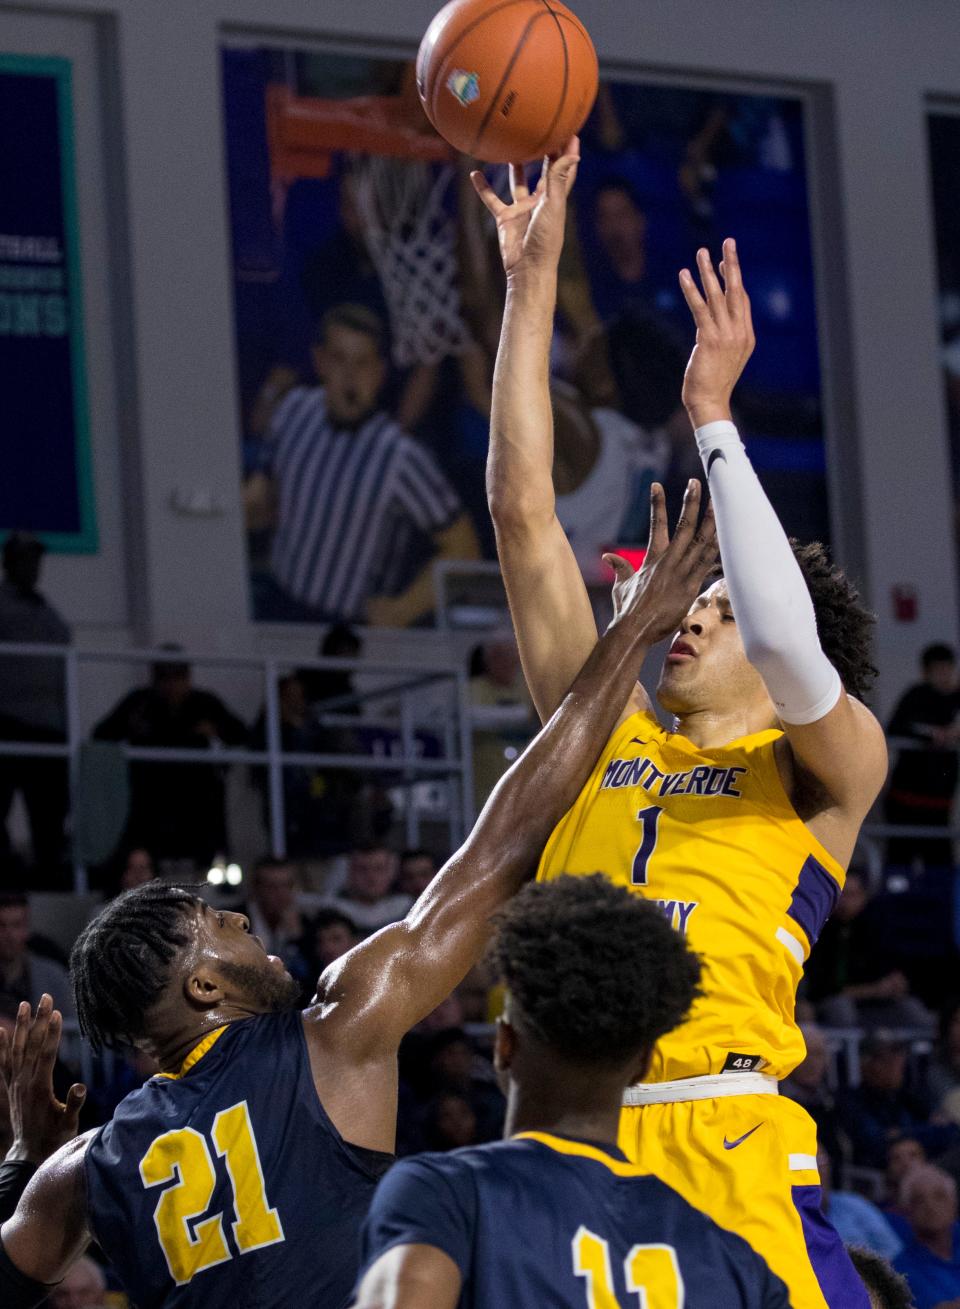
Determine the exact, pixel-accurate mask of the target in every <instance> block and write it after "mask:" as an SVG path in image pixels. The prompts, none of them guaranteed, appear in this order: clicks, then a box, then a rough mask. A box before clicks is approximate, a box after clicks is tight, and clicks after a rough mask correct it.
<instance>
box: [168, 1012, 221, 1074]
mask: <svg viewBox="0 0 960 1309" xmlns="http://www.w3.org/2000/svg"><path fill="white" fill-rule="evenodd" d="M227 1027H229V1023H225V1024H224V1026H223V1027H218V1028H216V1029H215V1030H214V1031H212V1032H208V1033H207V1035H206V1036H205V1037H204V1038H203V1040H202V1041H200V1042H199V1044H198V1045H195V1046H194V1047H193V1049H192V1050H191V1051H190V1053H189V1054H188V1055H187V1057H186V1059H184V1061H183V1063H182V1064H181V1065H180V1067H179V1069H178V1070H177V1072H175V1073H154V1077H165V1078H167V1079H168V1081H171V1082H176V1081H179V1079H180V1078H181V1077H183V1076H184V1075H185V1074H186V1073H189V1071H190V1069H191V1068H194V1067H195V1066H196V1065H197V1064H198V1063H199V1062H200V1060H201V1059H202V1058H203V1056H204V1055H205V1054H208V1053H209V1052H210V1050H212V1049H213V1047H214V1046H215V1045H216V1044H217V1042H218V1041H219V1040H220V1038H221V1036H223V1034H224V1032H225V1031H226V1030H227Z"/></svg>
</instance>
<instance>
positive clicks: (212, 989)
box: [183, 968, 225, 1009]
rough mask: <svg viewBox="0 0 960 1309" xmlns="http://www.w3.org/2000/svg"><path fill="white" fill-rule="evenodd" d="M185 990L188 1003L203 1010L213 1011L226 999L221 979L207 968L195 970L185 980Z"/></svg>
mask: <svg viewBox="0 0 960 1309" xmlns="http://www.w3.org/2000/svg"><path fill="white" fill-rule="evenodd" d="M183 990H184V994H185V996H186V999H187V1001H188V1002H189V1003H190V1004H192V1005H197V1006H199V1007H200V1008H201V1009H213V1008H214V1007H215V1006H216V1005H218V1004H222V1003H223V1001H224V999H225V996H224V992H223V987H222V985H221V983H220V980H219V978H217V977H216V976H215V975H214V974H213V973H212V972H209V971H208V970H207V969H206V968H195V969H194V970H193V971H192V972H190V973H188V974H187V976H186V977H185V978H184V982H183Z"/></svg>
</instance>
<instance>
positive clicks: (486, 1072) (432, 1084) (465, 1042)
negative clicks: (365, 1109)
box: [422, 1027, 506, 1142]
mask: <svg viewBox="0 0 960 1309" xmlns="http://www.w3.org/2000/svg"><path fill="white" fill-rule="evenodd" d="M422 1058H423V1070H424V1078H425V1084H426V1088H427V1091H428V1093H429V1094H436V1093H437V1092H444V1093H449V1094H451V1095H456V1096H459V1097H461V1098H462V1099H463V1100H465V1101H466V1102H467V1104H469V1105H470V1108H471V1111H472V1113H473V1115H474V1120H475V1122H474V1139H475V1141H478V1142H479V1141H495V1140H497V1139H498V1138H499V1137H500V1135H501V1134H502V1131H503V1119H504V1113H505V1111H506V1102H505V1100H504V1097H503V1093H502V1092H501V1090H500V1088H499V1086H498V1085H497V1082H496V1078H495V1075H494V1071H493V1066H492V1064H491V1063H490V1061H489V1060H488V1059H484V1058H483V1057H482V1056H481V1055H479V1054H478V1053H477V1052H476V1050H475V1049H474V1046H473V1043H472V1042H471V1040H470V1038H469V1037H468V1036H467V1034H466V1033H465V1032H464V1031H462V1030H461V1029H460V1028H457V1027H451V1028H447V1029H446V1030H445V1031H440V1032H434V1033H433V1034H432V1035H431V1036H429V1037H428V1038H427V1040H426V1041H425V1043H424V1047H423V1052H422Z"/></svg>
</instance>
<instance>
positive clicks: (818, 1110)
mask: <svg viewBox="0 0 960 1309" xmlns="http://www.w3.org/2000/svg"><path fill="white" fill-rule="evenodd" d="M800 1030H801V1032H802V1033H803V1039H804V1041H805V1043H806V1047H807V1053H806V1056H805V1057H804V1059H803V1062H802V1063H800V1064H798V1065H797V1067H796V1068H795V1069H794V1070H793V1072H792V1073H791V1074H790V1076H789V1077H788V1078H786V1080H785V1081H783V1082H781V1083H780V1092H781V1094H782V1095H786V1096H789V1098H790V1099H791V1100H795V1101H796V1103H797V1104H799V1105H802V1106H803V1108H804V1109H806V1111H807V1113H808V1114H809V1115H810V1117H811V1118H812V1119H813V1121H814V1122H815V1123H816V1125H817V1140H818V1141H819V1142H820V1144H821V1145H822V1146H823V1147H824V1149H825V1150H826V1152H827V1154H828V1155H829V1158H830V1161H831V1163H832V1164H833V1166H834V1168H840V1166H841V1164H842V1162H843V1153H844V1152H843V1143H842V1140H841V1135H842V1134H841V1129H840V1117H839V1113H838V1110H837V1102H836V1097H835V1096H834V1095H833V1092H832V1091H831V1090H830V1088H829V1086H828V1085H827V1074H828V1072H829V1069H830V1048H829V1046H828V1045H827V1038H826V1036H825V1035H824V1033H823V1029H822V1028H820V1027H818V1026H817V1025H816V1023H801V1025H800Z"/></svg>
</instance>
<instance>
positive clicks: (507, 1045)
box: [493, 1017, 517, 1073]
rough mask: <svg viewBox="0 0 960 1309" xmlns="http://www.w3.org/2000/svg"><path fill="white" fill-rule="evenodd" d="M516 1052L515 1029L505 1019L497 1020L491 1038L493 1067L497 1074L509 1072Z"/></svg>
mask: <svg viewBox="0 0 960 1309" xmlns="http://www.w3.org/2000/svg"><path fill="white" fill-rule="evenodd" d="M516 1051H517V1029H516V1028H515V1027H514V1026H513V1025H512V1023H511V1022H510V1021H509V1019H507V1018H503V1017H500V1018H498V1019H497V1030H496V1034H495V1035H494V1038H493V1066H494V1068H495V1069H496V1070H497V1072H498V1073H506V1072H508V1071H509V1069H510V1066H511V1065H512V1063H513V1059H514V1055H515V1054H516Z"/></svg>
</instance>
